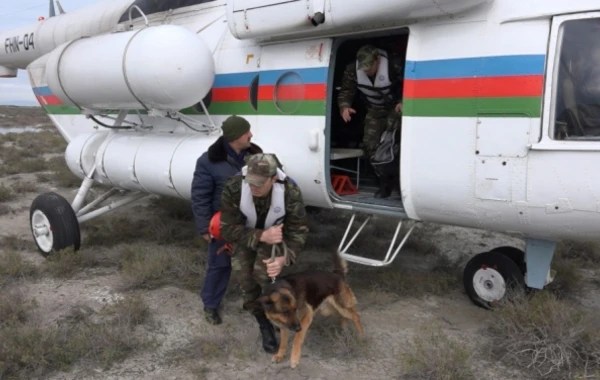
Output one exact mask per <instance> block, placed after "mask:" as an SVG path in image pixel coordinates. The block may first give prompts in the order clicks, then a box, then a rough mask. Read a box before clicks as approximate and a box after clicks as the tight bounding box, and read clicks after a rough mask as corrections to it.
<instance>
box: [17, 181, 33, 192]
mask: <svg viewBox="0 0 600 380" xmlns="http://www.w3.org/2000/svg"><path fill="white" fill-rule="evenodd" d="M11 188H12V189H13V191H14V192H15V193H17V194H24V193H35V192H37V185H36V184H35V182H31V181H17V182H15V183H13V184H12V185H11Z"/></svg>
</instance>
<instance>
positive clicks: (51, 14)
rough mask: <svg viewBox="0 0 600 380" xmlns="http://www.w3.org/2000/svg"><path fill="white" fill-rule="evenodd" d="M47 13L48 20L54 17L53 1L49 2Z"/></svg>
mask: <svg viewBox="0 0 600 380" xmlns="http://www.w3.org/2000/svg"><path fill="white" fill-rule="evenodd" d="M48 13H49V15H48V18H50V17H54V16H56V10H55V9H54V0H50V11H49V12H48Z"/></svg>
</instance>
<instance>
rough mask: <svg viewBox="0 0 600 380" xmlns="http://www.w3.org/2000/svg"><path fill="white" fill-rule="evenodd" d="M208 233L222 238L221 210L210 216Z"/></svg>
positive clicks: (218, 238)
mask: <svg viewBox="0 0 600 380" xmlns="http://www.w3.org/2000/svg"><path fill="white" fill-rule="evenodd" d="M208 233H209V234H210V235H211V236H212V237H214V238H215V239H217V240H221V211H218V212H217V213H215V214H214V215H213V216H212V218H210V223H209V225H208Z"/></svg>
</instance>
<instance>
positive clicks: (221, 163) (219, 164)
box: [192, 137, 263, 235]
mask: <svg viewBox="0 0 600 380" xmlns="http://www.w3.org/2000/svg"><path fill="white" fill-rule="evenodd" d="M262 152H263V151H262V149H261V148H260V147H259V146H258V145H255V144H252V145H251V146H250V148H248V149H247V150H246V151H245V152H242V154H241V155H240V156H238V157H236V156H237V154H236V152H235V151H233V149H231V148H230V147H229V144H228V143H227V142H225V140H224V139H223V137H219V138H218V139H217V141H215V143H214V144H212V145H211V146H210V147H209V148H208V150H207V151H206V152H204V153H203V154H202V155H201V156H200V157H199V158H198V160H197V161H196V169H195V171H194V179H193V180H192V211H193V213H194V220H195V222H196V229H197V230H198V232H199V233H200V234H201V235H204V234H206V233H208V225H209V223H210V219H211V218H212V216H213V215H214V214H215V213H216V212H217V211H219V209H220V208H221V192H222V191H223V185H225V181H227V179H229V177H233V176H234V175H236V174H237V173H238V172H239V171H240V170H241V169H242V167H243V166H244V161H243V160H244V157H245V155H251V154H256V153H262Z"/></svg>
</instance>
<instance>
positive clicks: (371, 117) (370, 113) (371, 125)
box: [363, 108, 396, 178]
mask: <svg viewBox="0 0 600 380" xmlns="http://www.w3.org/2000/svg"><path fill="white" fill-rule="evenodd" d="M394 113H396V111H395V110H394V109H393V108H392V109H391V110H390V109H374V108H369V109H368V110H367V115H366V116H365V126H364V135H363V144H365V150H366V151H367V152H366V153H367V158H368V159H369V161H371V157H373V155H374V154H375V151H376V150H377V145H379V140H380V139H381V134H382V133H383V132H384V131H385V130H386V129H387V128H388V127H390V126H391V125H392V123H393V119H394ZM373 170H374V171H375V174H376V175H377V177H379V178H381V176H382V175H384V173H383V169H382V168H381V166H380V165H373Z"/></svg>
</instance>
